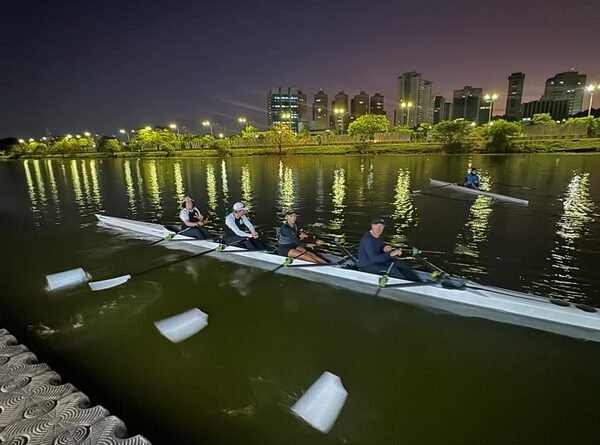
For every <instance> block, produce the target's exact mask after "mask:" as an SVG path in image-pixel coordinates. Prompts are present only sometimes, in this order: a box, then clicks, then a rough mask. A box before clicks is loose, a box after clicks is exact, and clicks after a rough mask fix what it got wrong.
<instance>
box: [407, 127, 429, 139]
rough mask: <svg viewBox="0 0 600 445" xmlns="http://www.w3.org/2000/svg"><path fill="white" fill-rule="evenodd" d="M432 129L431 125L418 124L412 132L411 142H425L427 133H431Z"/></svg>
mask: <svg viewBox="0 0 600 445" xmlns="http://www.w3.org/2000/svg"><path fill="white" fill-rule="evenodd" d="M407 128H408V127H407ZM432 128H433V125H431V124H420V125H419V126H418V127H417V128H415V129H414V130H412V132H411V134H412V136H411V139H412V140H413V141H419V142H423V141H426V140H427V136H428V135H429V132H430V131H431V129H432Z"/></svg>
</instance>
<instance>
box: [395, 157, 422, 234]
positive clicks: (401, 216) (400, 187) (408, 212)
mask: <svg viewBox="0 0 600 445" xmlns="http://www.w3.org/2000/svg"><path fill="white" fill-rule="evenodd" d="M393 216H394V227H395V229H396V231H395V234H394V236H393V237H392V242H393V243H394V244H406V242H407V240H408V238H407V237H406V235H405V230H406V229H407V228H408V227H413V226H416V225H417V216H416V208H415V206H414V203H413V195H412V193H411V181H410V171H409V170H407V169H405V168H401V169H399V170H398V180H397V181H396V187H395V188H394V213H393Z"/></svg>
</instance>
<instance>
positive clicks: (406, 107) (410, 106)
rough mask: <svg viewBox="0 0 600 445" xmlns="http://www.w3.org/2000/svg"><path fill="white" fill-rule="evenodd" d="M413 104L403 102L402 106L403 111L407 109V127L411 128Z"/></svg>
mask: <svg viewBox="0 0 600 445" xmlns="http://www.w3.org/2000/svg"><path fill="white" fill-rule="evenodd" d="M412 106H413V103H412V102H411V101H408V102H402V103H401V104H400V108H402V109H403V110H404V109H406V126H407V127H410V109H411V108H412Z"/></svg>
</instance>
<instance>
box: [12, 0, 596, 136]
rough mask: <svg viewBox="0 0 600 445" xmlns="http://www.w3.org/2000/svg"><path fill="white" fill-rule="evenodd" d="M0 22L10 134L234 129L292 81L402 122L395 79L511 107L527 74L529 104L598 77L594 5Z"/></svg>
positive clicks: (103, 8) (145, 7) (190, 6)
mask: <svg viewBox="0 0 600 445" xmlns="http://www.w3.org/2000/svg"><path fill="white" fill-rule="evenodd" d="M0 23H1V25H0V26H1V33H0V55H1V64H0V138H2V137H7V136H15V137H24V138H28V137H40V136H42V135H43V134H44V133H45V131H46V128H48V129H49V130H50V131H51V132H52V133H53V134H61V133H67V132H72V133H77V132H82V131H84V130H89V131H92V132H96V133H99V134H115V133H117V132H118V129H119V128H124V127H127V128H139V127H141V126H145V125H165V126H166V125H167V124H169V123H170V122H176V123H178V124H179V125H184V126H186V127H187V128H188V129H190V130H192V131H200V130H201V128H202V127H201V125H200V121H201V120H203V119H211V120H213V121H215V122H218V123H221V124H225V125H227V127H228V133H230V132H231V130H233V129H236V130H238V129H239V124H237V117H238V116H246V117H247V118H248V119H249V120H251V121H253V123H255V124H256V125H258V126H259V127H264V126H265V125H266V120H267V119H266V111H265V109H266V94H267V91H268V90H269V88H270V87H271V86H279V85H281V86H298V87H299V88H301V89H302V90H303V91H305V92H306V93H307V94H308V101H309V103H311V102H312V95H313V94H314V93H315V92H316V91H317V90H318V88H323V89H324V90H325V92H326V93H328V94H329V96H330V99H331V98H333V96H334V95H335V93H336V92H337V91H338V90H340V89H344V90H345V91H346V92H347V93H348V94H349V95H350V97H352V96H354V94H357V93H358V92H359V91H360V90H365V91H367V92H368V93H369V94H373V93H374V92H375V91H376V90H380V91H382V92H383V94H384V95H385V99H386V110H387V111H388V116H392V115H393V108H394V100H395V99H394V97H395V94H396V93H395V91H396V79H397V77H398V75H400V74H402V73H403V72H405V71H412V70H416V71H419V72H421V73H423V75H424V77H425V78H426V79H428V80H431V81H433V84H434V91H435V92H436V94H442V95H444V96H446V97H448V96H450V95H451V94H452V90H453V89H458V88H461V87H463V86H464V85H472V86H474V87H483V88H484V89H485V91H490V92H498V93H499V94H500V99H499V100H498V102H497V107H496V111H498V112H502V111H503V109H504V103H505V93H506V88H507V77H508V75H509V74H510V73H511V72H514V71H523V72H525V74H526V79H525V94H524V96H525V97H524V100H534V99H539V96H540V95H541V93H542V91H543V86H544V81H545V79H547V78H548V77H551V76H553V75H554V74H556V73H558V72H561V71H568V70H569V69H571V68H572V67H574V68H575V69H577V70H578V71H579V72H580V73H585V74H587V75H588V81H593V82H595V83H598V82H599V81H600V51H599V50H598V42H599V40H600V32H599V31H600V7H599V6H598V2H597V1H596V0H571V1H569V2H566V1H558V0H528V1H522V0H520V1H515V0H505V1H501V2H497V1H495V2H491V1H483V0H480V1H469V0H454V1H449V0H434V1H420V0H413V1H410V2H409V1H403V0H383V1H371V2H368V1H354V0H345V1H340V0H321V1H314V0H305V1H302V2H266V1H254V2H251V1H202V0H195V1H179V2H177V1H172V2H167V1H160V0H146V1H143V2H142V1H123V2H114V1H93V2H92V1H47V0H45V1H38V2H33V1H27V0H22V1H13V2H10V3H8V2H4V4H3V7H2V21H1V22H0ZM586 97H587V96H586ZM598 100H599V101H600V98H599V99H598ZM596 106H597V105H596Z"/></svg>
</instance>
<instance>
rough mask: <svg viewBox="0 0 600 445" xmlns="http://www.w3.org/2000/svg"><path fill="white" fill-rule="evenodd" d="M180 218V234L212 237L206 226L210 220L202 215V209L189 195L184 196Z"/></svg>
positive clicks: (204, 237)
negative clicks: (199, 208)
mask: <svg viewBox="0 0 600 445" xmlns="http://www.w3.org/2000/svg"><path fill="white" fill-rule="evenodd" d="M179 219H181V231H180V232H179V234H181V235H184V236H189V237H192V238H196V239H210V238H212V236H211V235H210V233H208V230H206V228H205V227H204V226H205V225H207V224H208V223H209V222H210V220H209V219H208V218H205V217H204V216H202V213H200V210H198V208H197V207H196V206H195V205H194V200H193V199H192V198H190V197H189V196H186V197H185V198H183V202H182V203H181V212H179Z"/></svg>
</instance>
